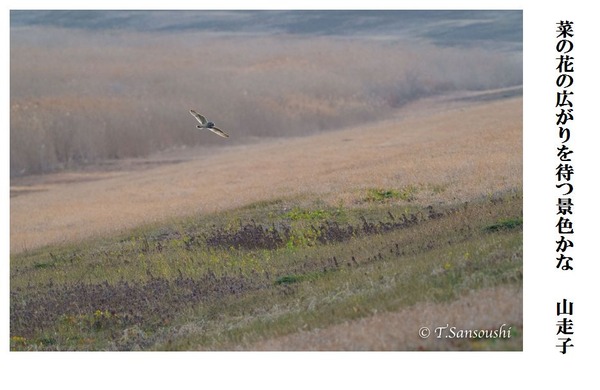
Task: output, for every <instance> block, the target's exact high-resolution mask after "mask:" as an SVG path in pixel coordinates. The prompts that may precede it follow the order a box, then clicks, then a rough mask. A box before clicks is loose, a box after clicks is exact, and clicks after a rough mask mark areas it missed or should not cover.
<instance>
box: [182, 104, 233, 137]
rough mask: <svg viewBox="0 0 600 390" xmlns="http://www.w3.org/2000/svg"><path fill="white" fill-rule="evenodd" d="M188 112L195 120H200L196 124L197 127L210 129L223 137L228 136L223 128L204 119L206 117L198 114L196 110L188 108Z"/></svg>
mask: <svg viewBox="0 0 600 390" xmlns="http://www.w3.org/2000/svg"><path fill="white" fill-rule="evenodd" d="M190 114H192V116H193V117H194V118H196V120H197V121H198V122H200V124H199V125H197V126H196V127H197V128H199V129H207V130H210V131H212V132H213V133H215V134H216V135H219V136H221V137H223V138H228V137H229V134H227V133H225V132H224V131H223V130H221V129H219V128H218V127H216V126H215V124H214V123H213V122H211V121H208V120H206V118H205V117H204V116H202V115H200V114H198V113H197V112H196V111H194V110H190Z"/></svg>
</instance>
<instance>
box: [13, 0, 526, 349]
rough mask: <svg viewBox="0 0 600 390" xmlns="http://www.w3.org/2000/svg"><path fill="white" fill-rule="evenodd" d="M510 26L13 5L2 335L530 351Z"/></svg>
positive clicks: (370, 15) (78, 343) (40, 343)
mask: <svg viewBox="0 0 600 390" xmlns="http://www.w3.org/2000/svg"><path fill="white" fill-rule="evenodd" d="M357 16H360V18H359V19H356V17H357ZM349 17H350V18H351V20H352V28H349V25H348V24H347V20H349V19H347V18H349ZM213 18H216V19H215V20H217V19H218V20H222V21H224V22H226V23H225V24H224V25H220V24H219V26H217V24H214V23H213V22H214V21H213ZM358 20H360V21H361V22H362V24H361V26H362V27H361V26H359V25H355V24H354V22H355V21H358ZM381 21H386V23H387V24H385V25H382V24H381V23H379V22H381ZM403 21H404V22H403ZM264 22H266V23H267V24H265V25H263V23H264ZM211 23H213V24H211ZM242 25H243V26H245V27H244V28H246V30H243V29H242V30H243V32H242V30H239V28H241V26H242ZM257 25H260V26H261V27H260V28H257ZM210 26H213V27H210ZM207 27H208V28H207ZM354 27H359V28H354ZM238 30H239V31H238ZM521 30H522V17H521V14H520V13H519V12H508V13H495V12H492V11H490V12H489V13H485V12H484V13H480V12H476V11H473V12H469V11H465V12H458V13H452V12H450V13H444V12H441V13H435V12H434V13H428V12H407V13H403V12H398V13H396V14H394V15H387V14H385V15H384V14H381V13H377V12H367V13H361V14H353V13H345V12H341V13H337V12H330V13H323V14H321V13H311V12H307V13H300V14H298V13H294V12H292V11H290V12H279V13H278V12H273V13H268V12H266V13H261V12H246V13H243V12H231V13H228V12H215V13H212V14H211V13H205V12H202V11H198V12H185V13H184V12H181V13H180V12H177V11H173V12H167V13H161V12H142V13H138V12H135V11H131V12H129V11H115V12H99V11H98V12H96V11H94V12H62V13H61V12H52V11H47V12H45V11H39V12H29V11H23V12H17V11H15V12H12V13H11V42H10V43H11V53H10V66H11V74H10V82H11V91H10V99H11V106H10V119H11V128H10V135H11V137H10V151H11V155H10V176H11V181H10V252H11V258H10V348H11V350H27V351H29V350H236V351H237V350H520V349H522V341H523V318H522V317H523V313H522V278H523V271H522V261H523V239H522V225H523V194H522V191H523V182H522V181H523V179H522V176H523V161H522V133H523V119H522V116H523V100H522V87H521V85H522V50H521V47H522V46H521V40H522V39H521ZM74 31H77V33H74ZM465 33H468V34H467V35H465ZM336 34H338V35H336ZM340 34H341V35H340ZM189 109H195V110H198V111H199V112H201V113H203V114H205V115H206V116H207V117H208V118H209V119H211V120H214V121H215V123H216V124H217V125H218V126H219V127H222V128H223V129H224V130H225V131H226V132H227V133H228V134H230V138H227V139H223V138H221V137H217V136H215V135H214V134H211V133H210V132H206V131H198V130H197V129H196V128H195V125H196V123H195V121H194V119H193V118H192V117H191V116H190V115H189V113H188V110H189ZM446 324H448V326H454V327H457V328H460V329H463V328H464V329H467V328H468V329H473V330H477V329H478V330H480V331H481V332H484V331H490V330H492V331H493V330H494V329H498V327H500V326H506V327H509V328H510V329H511V333H510V335H511V337H510V338H497V337H496V338H492V339H489V338H486V337H479V336H476V337H462V338H461V337H459V338H436V337H430V338H428V339H422V338H420V337H419V335H418V330H419V328H420V327H423V326H427V327H430V329H432V330H433V329H435V328H436V327H437V326H444V325H446Z"/></svg>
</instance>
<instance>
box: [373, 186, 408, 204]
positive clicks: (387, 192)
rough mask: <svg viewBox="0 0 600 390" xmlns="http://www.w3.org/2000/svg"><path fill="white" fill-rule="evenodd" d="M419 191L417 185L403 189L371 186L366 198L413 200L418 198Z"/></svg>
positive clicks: (376, 199)
mask: <svg viewBox="0 0 600 390" xmlns="http://www.w3.org/2000/svg"><path fill="white" fill-rule="evenodd" d="M417 191H418V190H417V187H415V186H412V185H411V186H406V187H404V188H401V189H383V188H369V189H368V190H367V194H366V196H365V198H364V199H365V201H366V202H386V201H388V200H403V201H405V202H411V201H413V200H415V199H416V194H417Z"/></svg>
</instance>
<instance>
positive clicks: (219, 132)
mask: <svg viewBox="0 0 600 390" xmlns="http://www.w3.org/2000/svg"><path fill="white" fill-rule="evenodd" d="M206 129H208V130H210V131H212V132H213V133H215V134H216V135H220V136H221V137H223V138H229V134H227V133H226V132H224V131H223V130H221V129H219V128H218V127H207V128H206Z"/></svg>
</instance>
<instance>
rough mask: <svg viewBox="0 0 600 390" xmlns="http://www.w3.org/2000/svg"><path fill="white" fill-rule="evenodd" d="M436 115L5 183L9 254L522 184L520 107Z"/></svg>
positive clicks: (517, 102)
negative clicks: (288, 205) (217, 218)
mask: <svg viewBox="0 0 600 390" xmlns="http://www.w3.org/2000/svg"><path fill="white" fill-rule="evenodd" d="M421 104H422V103H421ZM419 107H421V106H419ZM435 108H436V109H435V110H431V107H429V109H428V110H424V109H423V108H422V107H421V108H420V109H415V106H407V107H405V108H404V109H403V110H402V111H401V112H400V114H402V115H403V116H402V117H399V118H398V119H396V120H388V121H383V122H379V123H373V124H369V125H364V126H361V127H355V128H348V129H344V130H340V131H335V132H328V133H324V134H319V135H315V136H310V137H306V138H291V139H290V138H287V139H278V140H272V141H265V142H262V143H258V144H253V145H241V146H232V147H230V148H226V149H222V150H219V151H218V153H217V152H212V151H211V152H210V153H208V154H206V155H201V154H198V155H197V156H194V157H193V158H192V159H191V160H190V161H187V162H184V163H179V164H172V165H163V166H158V167H156V168H152V169H146V170H121V171H113V172H102V173H80V174H77V175H78V180H66V181H65V180H61V178H64V177H65V175H69V174H57V175H50V176H46V177H45V178H44V179H43V180H42V181H41V182H39V183H37V184H36V183H33V182H31V179H29V180H30V182H27V183H25V184H26V185H23V181H21V180H13V181H12V182H11V185H12V186H13V187H11V190H15V191H16V192H15V193H17V192H18V193H19V195H18V196H15V197H12V198H11V206H10V212H11V222H10V237H11V252H12V253H18V252H21V251H24V250H28V249H34V248H38V247H41V246H44V245H48V244H55V243H60V242H70V241H74V240H81V239H84V238H89V237H93V236H98V235H107V234H111V233H114V232H119V231H122V230H124V229H128V228H131V227H134V226H137V225H140V224H145V223H152V222H156V221H161V220H166V219H169V218H173V217H177V216H185V215H192V214H198V213H210V212H215V211H221V210H225V209H229V208H234V207H239V206H243V205H247V204H250V203H253V202H257V201H265V200H270V199H281V198H286V197H298V196H306V195H311V196H316V197H318V198H321V199H323V200H324V201H326V202H328V203H331V204H337V203H339V202H343V203H344V204H345V205H347V206H351V205H352V204H354V203H356V202H360V201H361V198H362V197H363V196H364V190H365V189H367V188H372V187H384V188H402V187H405V186H408V185H412V186H416V188H417V190H418V192H417V195H416V200H415V202H416V203H419V204H423V205H427V204H432V203H436V202H441V203H446V202H456V201H461V200H463V199H464V200H468V199H471V198H473V197H477V196H481V195H487V194H491V193H494V192H496V191H500V190H502V189H506V188H514V187H521V186H522V99H521V98H515V99H510V100H502V101H496V102H488V103H477V104H473V103H469V105H467V103H465V105H463V106H457V105H453V106H444V105H439V104H438V105H436V107H435ZM424 113H426V114H424ZM229 130H230V132H231V133H232V136H235V129H229ZM200 152H202V150H200ZM61 175H62V176H61ZM71 175H72V174H71ZM49 177H51V178H54V179H48V178H49ZM27 187H31V188H30V189H32V191H26V190H27Z"/></svg>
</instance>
